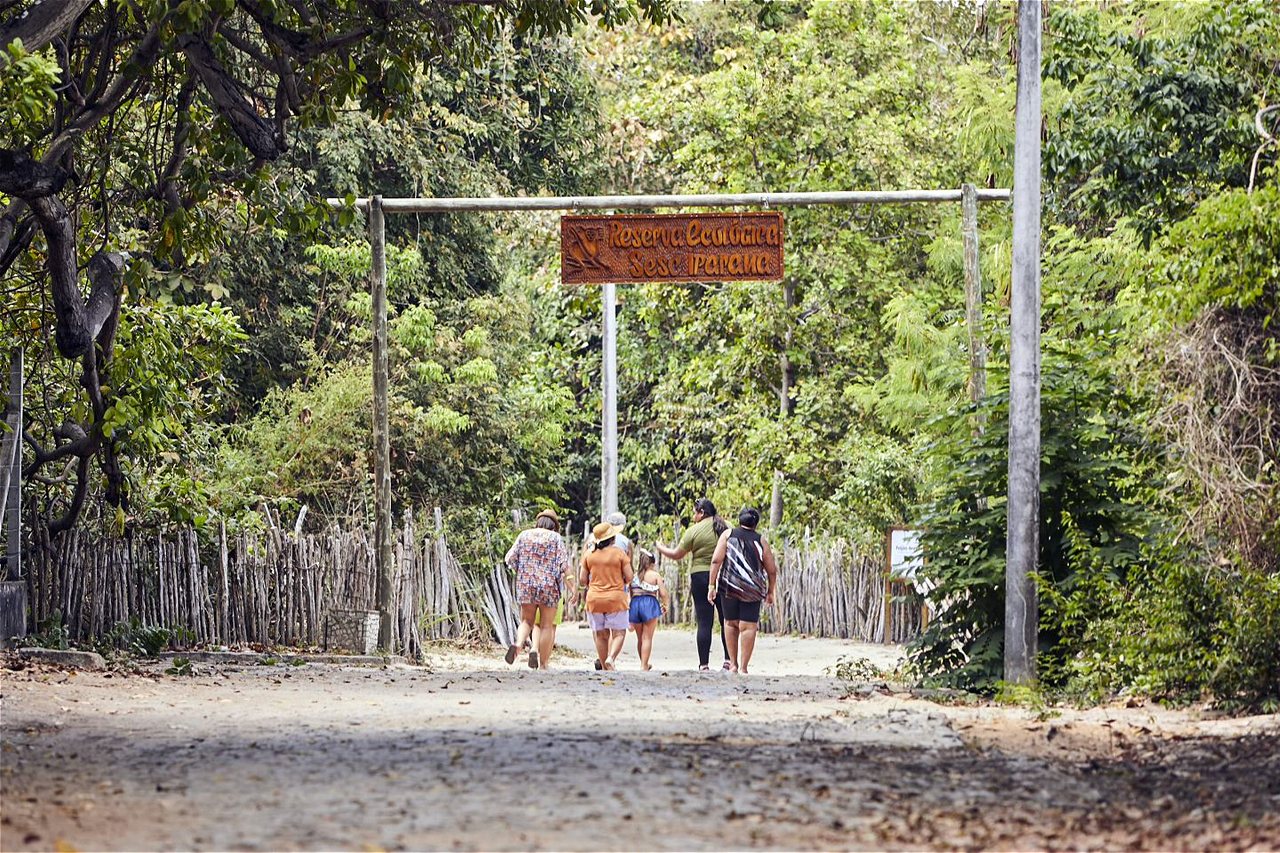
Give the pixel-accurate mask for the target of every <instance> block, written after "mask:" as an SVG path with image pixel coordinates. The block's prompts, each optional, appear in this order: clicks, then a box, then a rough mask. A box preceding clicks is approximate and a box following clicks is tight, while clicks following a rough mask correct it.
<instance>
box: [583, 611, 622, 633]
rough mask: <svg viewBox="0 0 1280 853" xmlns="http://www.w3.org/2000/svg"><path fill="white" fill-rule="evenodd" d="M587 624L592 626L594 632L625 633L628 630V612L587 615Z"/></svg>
mask: <svg viewBox="0 0 1280 853" xmlns="http://www.w3.org/2000/svg"><path fill="white" fill-rule="evenodd" d="M587 624H588V625H590V626H591V630H592V631H625V630H627V611H625V610H615V611H614V612H612V613H587Z"/></svg>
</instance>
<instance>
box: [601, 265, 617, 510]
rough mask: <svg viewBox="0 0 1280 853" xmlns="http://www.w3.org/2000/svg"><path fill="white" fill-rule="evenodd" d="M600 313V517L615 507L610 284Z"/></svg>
mask: <svg viewBox="0 0 1280 853" xmlns="http://www.w3.org/2000/svg"><path fill="white" fill-rule="evenodd" d="M600 301H601V303H602V304H603V309H602V310H603V312H604V364H603V366H602V370H601V372H600V376H601V385H602V386H603V393H604V416H603V417H602V418H601V421H600V517H601V518H603V517H604V516H606V515H608V514H609V513H611V512H615V511H616V510H617V509H618V316H617V308H616V306H617V293H616V291H615V288H614V285H613V284H606V285H604V287H603V288H602V289H601V291H600Z"/></svg>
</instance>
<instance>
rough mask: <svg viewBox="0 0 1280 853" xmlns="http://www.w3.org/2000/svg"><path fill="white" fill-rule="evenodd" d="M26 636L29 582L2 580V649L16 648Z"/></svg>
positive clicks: (0, 594) (0, 600)
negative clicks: (13, 640) (15, 639)
mask: <svg viewBox="0 0 1280 853" xmlns="http://www.w3.org/2000/svg"><path fill="white" fill-rule="evenodd" d="M26 636H27V583H26V581H0V649H8V648H16V647H17V646H19V645H22V639H23V638H24V637H26ZM13 638H17V642H16V643H14V642H11V640H12V639H13Z"/></svg>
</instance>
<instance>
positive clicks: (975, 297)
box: [960, 184, 987, 431]
mask: <svg viewBox="0 0 1280 853" xmlns="http://www.w3.org/2000/svg"><path fill="white" fill-rule="evenodd" d="M960 201H961V210H962V230H963V231H964V313H965V325H967V326H968V327H969V399H970V400H972V401H973V402H975V403H977V402H980V401H981V400H982V398H983V397H985V396H986V394H987V344H986V341H985V339H984V338H983V335H982V270H981V268H980V267H979V266H978V190H977V188H975V187H974V185H973V184H964V185H962V186H961V187H960ZM978 429H979V431H981V429H982V426H981V424H979V426H978Z"/></svg>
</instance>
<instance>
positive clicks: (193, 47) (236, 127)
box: [178, 34, 284, 160]
mask: <svg viewBox="0 0 1280 853" xmlns="http://www.w3.org/2000/svg"><path fill="white" fill-rule="evenodd" d="M178 46H179V47H180V48H181V49H182V52H183V53H184V54H185V55H186V57H187V61H188V62H190V63H191V67H192V68H193V69H194V70H195V72H196V74H197V75H198V76H199V77H200V82H201V83H203V84H204V88H205V90H206V91H207V92H208V93H209V96H210V97H211V98H213V103H214V105H215V106H216V107H217V108H218V112H219V113H221V114H222V117H223V118H225V119H226V120H227V123H228V124H230V125H231V130H232V131H233V132H234V133H235V135H236V136H237V137H238V138H239V139H240V142H241V143H242V144H243V145H244V147H245V148H247V149H249V153H251V154H253V155H254V156H255V157H258V158H261V159H263V160H276V159H278V158H279V157H280V155H281V154H282V153H284V144H283V143H284V140H282V139H277V137H276V134H275V133H274V132H273V130H272V128H271V125H269V124H268V123H267V122H266V121H264V120H263V118H262V116H260V115H258V112H257V110H255V109H254V108H253V106H252V105H251V104H250V103H249V102H248V101H247V100H245V98H244V96H243V95H241V94H240V92H239V90H238V89H237V88H236V80H235V78H234V77H232V76H231V75H230V74H228V73H227V71H226V69H225V68H223V66H222V63H221V62H219V61H218V58H217V56H215V55H214V52H213V46H212V45H211V44H209V42H208V40H207V39H205V38H203V37H202V36H199V35H194V34H191V35H186V36H183V37H182V38H180V39H179V40H178Z"/></svg>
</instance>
